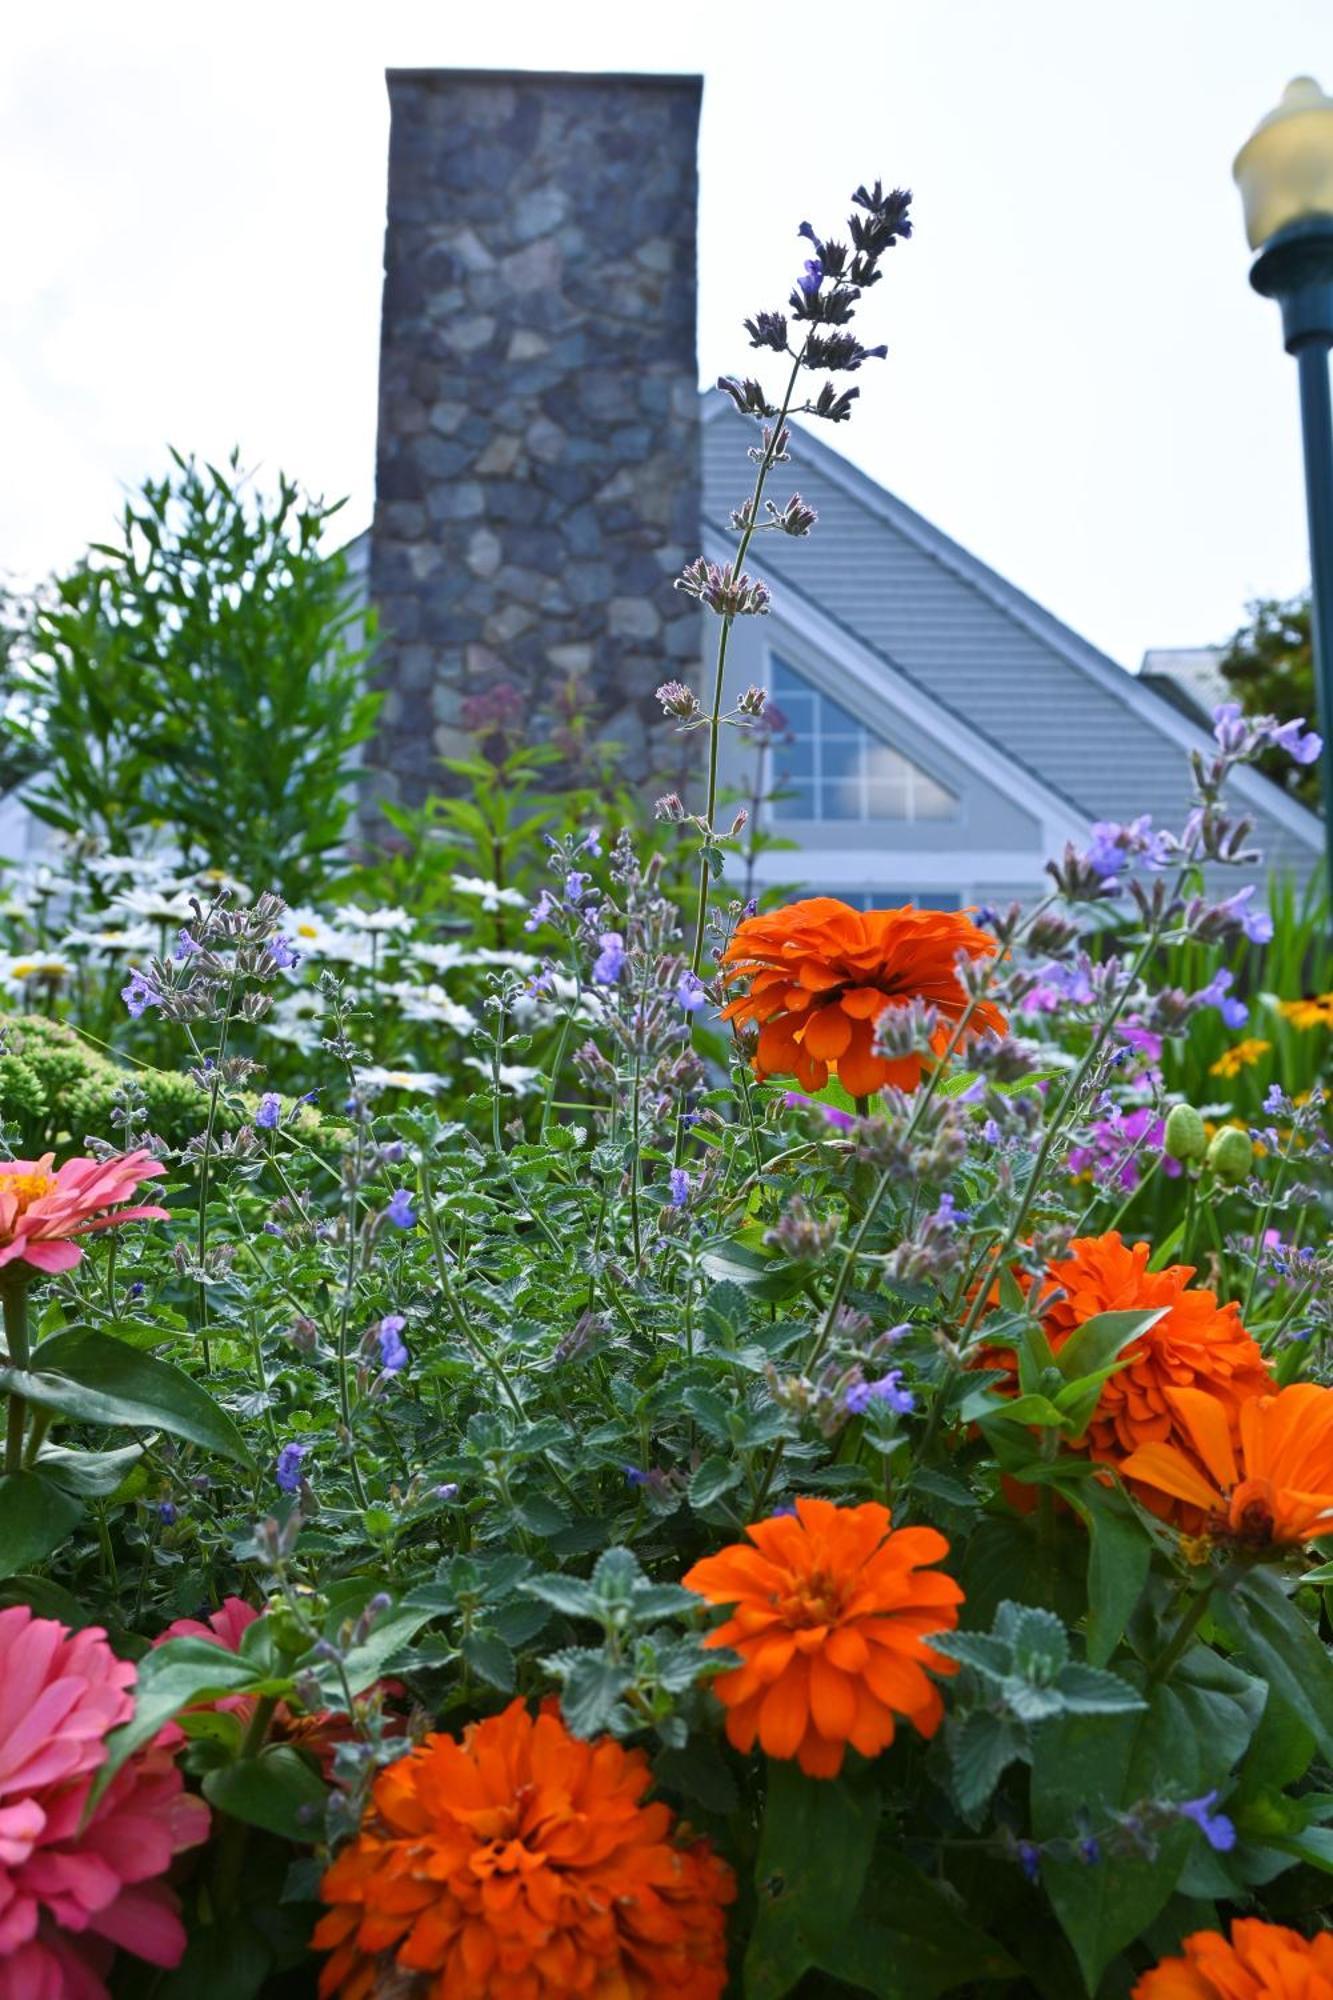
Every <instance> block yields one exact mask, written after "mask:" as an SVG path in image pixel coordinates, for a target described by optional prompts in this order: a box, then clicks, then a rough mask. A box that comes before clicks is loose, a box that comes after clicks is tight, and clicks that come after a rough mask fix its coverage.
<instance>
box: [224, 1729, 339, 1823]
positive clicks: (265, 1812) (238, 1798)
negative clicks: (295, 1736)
mask: <svg viewBox="0 0 1333 2000" xmlns="http://www.w3.org/2000/svg"><path fill="white" fill-rule="evenodd" d="M203 1793H204V1797H205V1798H206V1799H207V1800H208V1802H209V1804H210V1805H214V1806H216V1807H217V1808H218V1811H219V1812H224V1813H229V1814H230V1816H231V1817H232V1819H240V1820H244V1821H245V1823H246V1825H247V1826H262V1827H263V1828H264V1830H265V1832H266V1833H279V1834H281V1835H282V1836H283V1838H284V1839H285V1840H299V1841H301V1842H303V1843H305V1844H306V1845H312V1844H313V1843H314V1842H315V1841H316V1840H318V1839H319V1838H320V1837H321V1835H322V1833H323V1827H324V1806H325V1803H326V1801H327V1799H328V1796H329V1791H328V1786H327V1785H326V1784H325V1783H324V1781H323V1779H322V1778H321V1777H320V1775H319V1773H318V1772H317V1771H315V1770H313V1769H312V1768H311V1766H310V1765H309V1764H308V1763H307V1762H306V1760H305V1758H304V1757H303V1756H302V1755H301V1753H300V1751H299V1750H293V1749H292V1747H291V1745H290V1744H287V1743H275V1744H273V1745H272V1746H271V1747H270V1748H269V1749H266V1750H261V1751H260V1753H259V1755H258V1756H257V1757H238V1758H237V1760H236V1761H235V1763H233V1764H222V1765H220V1766H219V1767H218V1769H217V1770H215V1771H209V1772H207V1773H206V1774H205V1777H204V1781H203Z"/></svg>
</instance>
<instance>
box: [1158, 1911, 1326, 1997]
mask: <svg viewBox="0 0 1333 2000" xmlns="http://www.w3.org/2000/svg"><path fill="white" fill-rule="evenodd" d="M1131 2000H1333V1934H1330V1933H1329V1932H1328V1931H1321V1932H1320V1933H1319V1935H1318V1936H1317V1937H1313V1938H1304V1937H1302V1936H1301V1934H1300V1932H1299V1931H1289V1930H1288V1929H1287V1928H1286V1926H1285V1924H1267V1923H1264V1922H1263V1921H1262V1920H1261V1919H1260V1918H1258V1917H1238V1918H1237V1920H1236V1922H1235V1923H1234V1924H1233V1925H1232V1926H1231V1940H1230V1942H1229V1943H1228V1941H1227V1939H1226V1938H1224V1937H1223V1936H1222V1935H1221V1934H1220V1932H1218V1931H1195V1933H1194V1935H1193V1937H1187V1938H1186V1939H1185V1956H1184V1957H1183V1958H1164V1959H1163V1960H1162V1962H1161V1964H1160V1965H1157V1966H1154V1967H1153V1970H1152V1971H1151V1972H1145V1973H1144V1975H1143V1977H1142V1979H1140V1981H1139V1983H1138V1985H1137V1986H1136V1987H1135V1988H1134V1992H1133V1994H1132V1996H1131Z"/></svg>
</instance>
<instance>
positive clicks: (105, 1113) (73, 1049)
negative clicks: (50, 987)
mask: <svg viewBox="0 0 1333 2000" xmlns="http://www.w3.org/2000/svg"><path fill="white" fill-rule="evenodd" d="M127 1090H129V1091H130V1092H132V1095H133V1098H134V1099H135V1100H136V1101H137V1105H138V1106H139V1107H140V1108H141V1110H142V1116H143V1119H144V1121H145V1122H146V1124H147V1125H148V1127H149V1128H150V1129H151V1130H152V1131H154V1132H157V1133H159V1134H160V1135H161V1136H162V1138H164V1139H165V1140H167V1141H168V1143H169V1144H172V1145H179V1144H182V1143H183V1142H184V1141H185V1140H186V1139H188V1138H189V1137H190V1136H191V1134H192V1133H193V1132H194V1131H195V1130H196V1128H197V1127H198V1125H199V1123H200V1119H201V1115H202V1110H203V1106H204V1102H205V1100H204V1097H203V1094H202V1092H201V1091H200V1089H199V1086H198V1084H197V1083H195V1082H193V1081H192V1079H191V1078H190V1077H188V1076H185V1075H182V1073H181V1072H180V1071H179V1070H174V1069H173V1070H163V1069H153V1068H151V1067H148V1066H136V1067H135V1068H134V1069H130V1068H129V1067H128V1066H127V1065H126V1064H124V1063H123V1062H116V1061H114V1060H113V1059H112V1058H111V1057H110V1056H107V1055H103V1054H102V1052H101V1051H100V1050H99V1049H95V1048H92V1047H90V1046H89V1044H88V1043H87V1042H85V1041H84V1040H83V1039H82V1037H81V1036H80V1035H79V1034H78V1033H77V1032H76V1030H75V1029H74V1028H73V1027H71V1026H69V1025H68V1024H67V1023H65V1022H62V1021H53V1020H50V1019H48V1018H47V1017H46V1016H45V1015H43V1014H22V1015H18V1014H10V1015H4V1014H0V1119H3V1120H4V1123H5V1125H6V1126H7V1127H8V1128H9V1130H10V1131H11V1132H13V1133H14V1135H15V1146H16V1149H17V1150H18V1151H19V1152H20V1153H22V1154H25V1155H27V1156H28V1157H29V1158H32V1157H34V1156H36V1155H40V1154H42V1153H44V1152H50V1151H53V1150H55V1149H56V1148H58V1147H65V1148H69V1147H75V1148H79V1147H82V1145H83V1141H84V1137H85V1135H86V1134H88V1133H93V1134H95V1135H98V1136H102V1135H104V1134H106V1133H107V1132H109V1131H111V1130H112V1129H113V1127H114V1124H115V1113H116V1111H117V1109H118V1107H119V1106H120V1105H121V1104H122V1102H124V1101H125V1098H126V1092H127ZM227 1122H234V1120H233V1119H232V1118H231V1116H230V1114H228V1117H227Z"/></svg>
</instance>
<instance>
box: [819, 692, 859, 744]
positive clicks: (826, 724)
mask: <svg viewBox="0 0 1333 2000" xmlns="http://www.w3.org/2000/svg"><path fill="white" fill-rule="evenodd" d="M819 726H820V728H821V729H822V730H823V731H824V732H825V734H826V735H829V736H857V735H860V734H862V733H863V731H862V727H861V724H860V723H859V722H858V721H857V719H856V717H855V716H854V715H849V714H848V713H847V710H846V709H845V708H839V707H838V704H837V702H836V701H830V700H829V698H828V696H827V695H826V694H821V695H820V697H819Z"/></svg>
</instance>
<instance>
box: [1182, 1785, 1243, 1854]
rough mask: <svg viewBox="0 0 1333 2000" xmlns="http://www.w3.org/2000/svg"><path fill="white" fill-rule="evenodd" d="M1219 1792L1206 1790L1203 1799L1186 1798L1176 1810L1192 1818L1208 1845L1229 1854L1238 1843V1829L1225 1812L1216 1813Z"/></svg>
mask: <svg viewBox="0 0 1333 2000" xmlns="http://www.w3.org/2000/svg"><path fill="white" fill-rule="evenodd" d="M1216 1804H1217V1793H1216V1792H1215V1791H1213V1792H1205V1793H1204V1795H1203V1797H1202V1798H1201V1799H1185V1800H1183V1801H1182V1802H1181V1804H1180V1805H1179V1806H1177V1808H1176V1810H1177V1812H1179V1813H1180V1815H1181V1817H1182V1818H1183V1819H1192V1820H1193V1821H1194V1824H1195V1825H1196V1826H1197V1827H1198V1828H1199V1830H1200V1832H1201V1833H1202V1834H1203V1837H1204V1839H1205V1840H1206V1841H1207V1842H1208V1845H1209V1846H1210V1847H1211V1848H1212V1849H1213V1851H1214V1852H1215V1853H1217V1854H1229V1853H1230V1852H1231V1850H1232V1848H1233V1847H1234V1846H1235V1845H1236V1829H1235V1826H1234V1825H1233V1824H1232V1822H1231V1821H1230V1820H1229V1819H1228V1818H1227V1816H1226V1814H1225V1813H1215V1812H1214V1811H1213V1807H1214V1806H1215V1805H1216Z"/></svg>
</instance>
